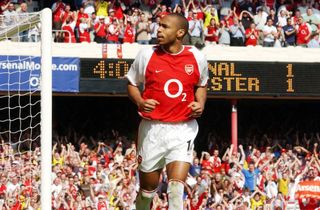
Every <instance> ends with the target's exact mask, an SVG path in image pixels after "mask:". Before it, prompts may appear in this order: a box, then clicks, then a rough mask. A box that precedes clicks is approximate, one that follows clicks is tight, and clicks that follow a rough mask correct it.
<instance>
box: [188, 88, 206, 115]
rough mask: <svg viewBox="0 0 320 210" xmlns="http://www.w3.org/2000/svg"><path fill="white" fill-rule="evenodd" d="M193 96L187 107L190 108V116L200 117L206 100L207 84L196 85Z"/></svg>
mask: <svg viewBox="0 0 320 210" xmlns="http://www.w3.org/2000/svg"><path fill="white" fill-rule="evenodd" d="M194 96H195V101H193V102H191V103H190V104H189V106H188V107H190V108H191V110H192V114H191V116H192V117H200V116H201V114H202V112H203V110H204V105H205V103H206V100H207V86H204V87H196V90H195V95H194Z"/></svg>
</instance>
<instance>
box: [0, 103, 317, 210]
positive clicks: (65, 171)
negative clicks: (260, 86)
mask: <svg viewBox="0 0 320 210" xmlns="http://www.w3.org/2000/svg"><path fill="white" fill-rule="evenodd" d="M53 108H54V113H55V114H54V125H53V126H54V130H53V151H52V155H53V156H52V157H53V162H52V171H53V173H52V200H51V202H52V206H53V209H59V210H60V209H61V210H62V209H86V210H87V209H98V210H103V209H119V210H120V209H128V210H133V209H135V197H136V195H137V192H138V190H139V177H138V170H137V168H138V163H137V160H136V132H137V127H138V125H139V116H138V114H137V113H136V112H135V106H134V105H133V104H131V103H130V102H129V100H128V99H126V98H118V99H115V98H88V97H84V98H65V97H60V98H59V97H58V98H55V99H54V107H53ZM229 108H230V106H229V103H228V102H227V101H223V100H220V101H212V100H209V101H208V103H207V109H206V111H205V113H204V115H203V117H202V118H201V119H199V124H200V128H201V130H200V132H199V135H198V137H197V139H196V145H195V146H196V147H195V150H194V159H193V164H192V166H191V169H190V171H189V175H188V179H187V181H186V183H185V193H184V204H185V205H184V206H185V207H184V209H185V210H196V209H199V210H218V209H228V210H231V209H239V210H242V209H243V210H249V209H252V210H257V209H270V210H274V209H277V210H278V209H299V207H300V209H306V210H309V209H310V210H311V209H313V210H314V209H316V208H318V207H319V205H320V204H319V200H317V199H312V198H304V199H297V198H296V197H295V192H296V190H297V184H298V183H299V182H301V181H306V180H309V181H319V180H320V175H319V172H320V161H319V151H320V149H319V144H320V134H319V119H320V116H319V112H317V111H316V110H317V109H318V103H317V102H299V101H294V102H292V101H291V102H290V101H277V102H275V101H243V102H240V103H239V139H238V141H239V145H238V146H235V145H231V143H230V130H229V129H230V118H229V116H230V110H229ZM12 125H13V124H12ZM37 130H38V129H36V128H35V129H33V130H32V131H30V130H28V129H26V130H23V131H21V132H16V133H15V132H13V133H11V134H9V132H7V131H6V129H5V127H1V131H0V134H1V135H0V138H1V141H2V142H1V150H0V156H1V162H0V164H1V165H0V166H1V168H0V184H1V185H0V202H1V203H0V204H1V206H2V209H39V205H40V200H39V198H40V194H39V190H40V189H39V187H40V170H41V169H40V147H39V146H40V145H39V132H37ZM167 181H168V180H167V176H166V171H165V170H164V171H163V173H162V176H161V179H160V180H159V182H160V187H159V188H158V193H157V195H156V197H155V198H154V200H153V204H152V209H154V210H158V209H160V210H164V209H167V207H168V202H167V191H166V190H167ZM48 202H49V201H48Z"/></svg>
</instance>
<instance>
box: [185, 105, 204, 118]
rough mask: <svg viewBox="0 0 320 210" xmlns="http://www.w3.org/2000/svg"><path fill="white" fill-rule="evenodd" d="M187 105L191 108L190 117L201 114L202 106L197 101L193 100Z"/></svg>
mask: <svg viewBox="0 0 320 210" xmlns="http://www.w3.org/2000/svg"><path fill="white" fill-rule="evenodd" d="M188 107H189V108H191V110H192V113H191V115H190V117H194V118H197V117H200V116H201V115H202V112H203V107H202V106H201V104H200V103H199V102H196V101H193V102H191V103H190V104H189V105H188Z"/></svg>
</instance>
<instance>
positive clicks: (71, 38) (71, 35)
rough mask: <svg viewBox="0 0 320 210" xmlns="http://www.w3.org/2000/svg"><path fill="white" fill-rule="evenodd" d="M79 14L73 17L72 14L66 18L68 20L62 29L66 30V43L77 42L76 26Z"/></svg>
mask: <svg viewBox="0 0 320 210" xmlns="http://www.w3.org/2000/svg"><path fill="white" fill-rule="evenodd" d="M77 18H78V17H77V15H75V17H73V16H72V15H71V14H69V16H68V17H67V18H66V20H65V21H64V22H63V24H62V30H64V31H66V32H64V42H65V43H76V37H75V32H74V30H75V27H76V22H77Z"/></svg>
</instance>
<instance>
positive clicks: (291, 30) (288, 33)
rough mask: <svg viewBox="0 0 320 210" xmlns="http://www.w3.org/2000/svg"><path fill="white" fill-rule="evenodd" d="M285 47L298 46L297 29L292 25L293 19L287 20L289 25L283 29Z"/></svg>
mask: <svg viewBox="0 0 320 210" xmlns="http://www.w3.org/2000/svg"><path fill="white" fill-rule="evenodd" d="M283 32H284V37H285V45H286V46H295V44H296V29H295V27H294V26H293V25H292V19H291V18H287V25H285V26H284V27H283Z"/></svg>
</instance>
